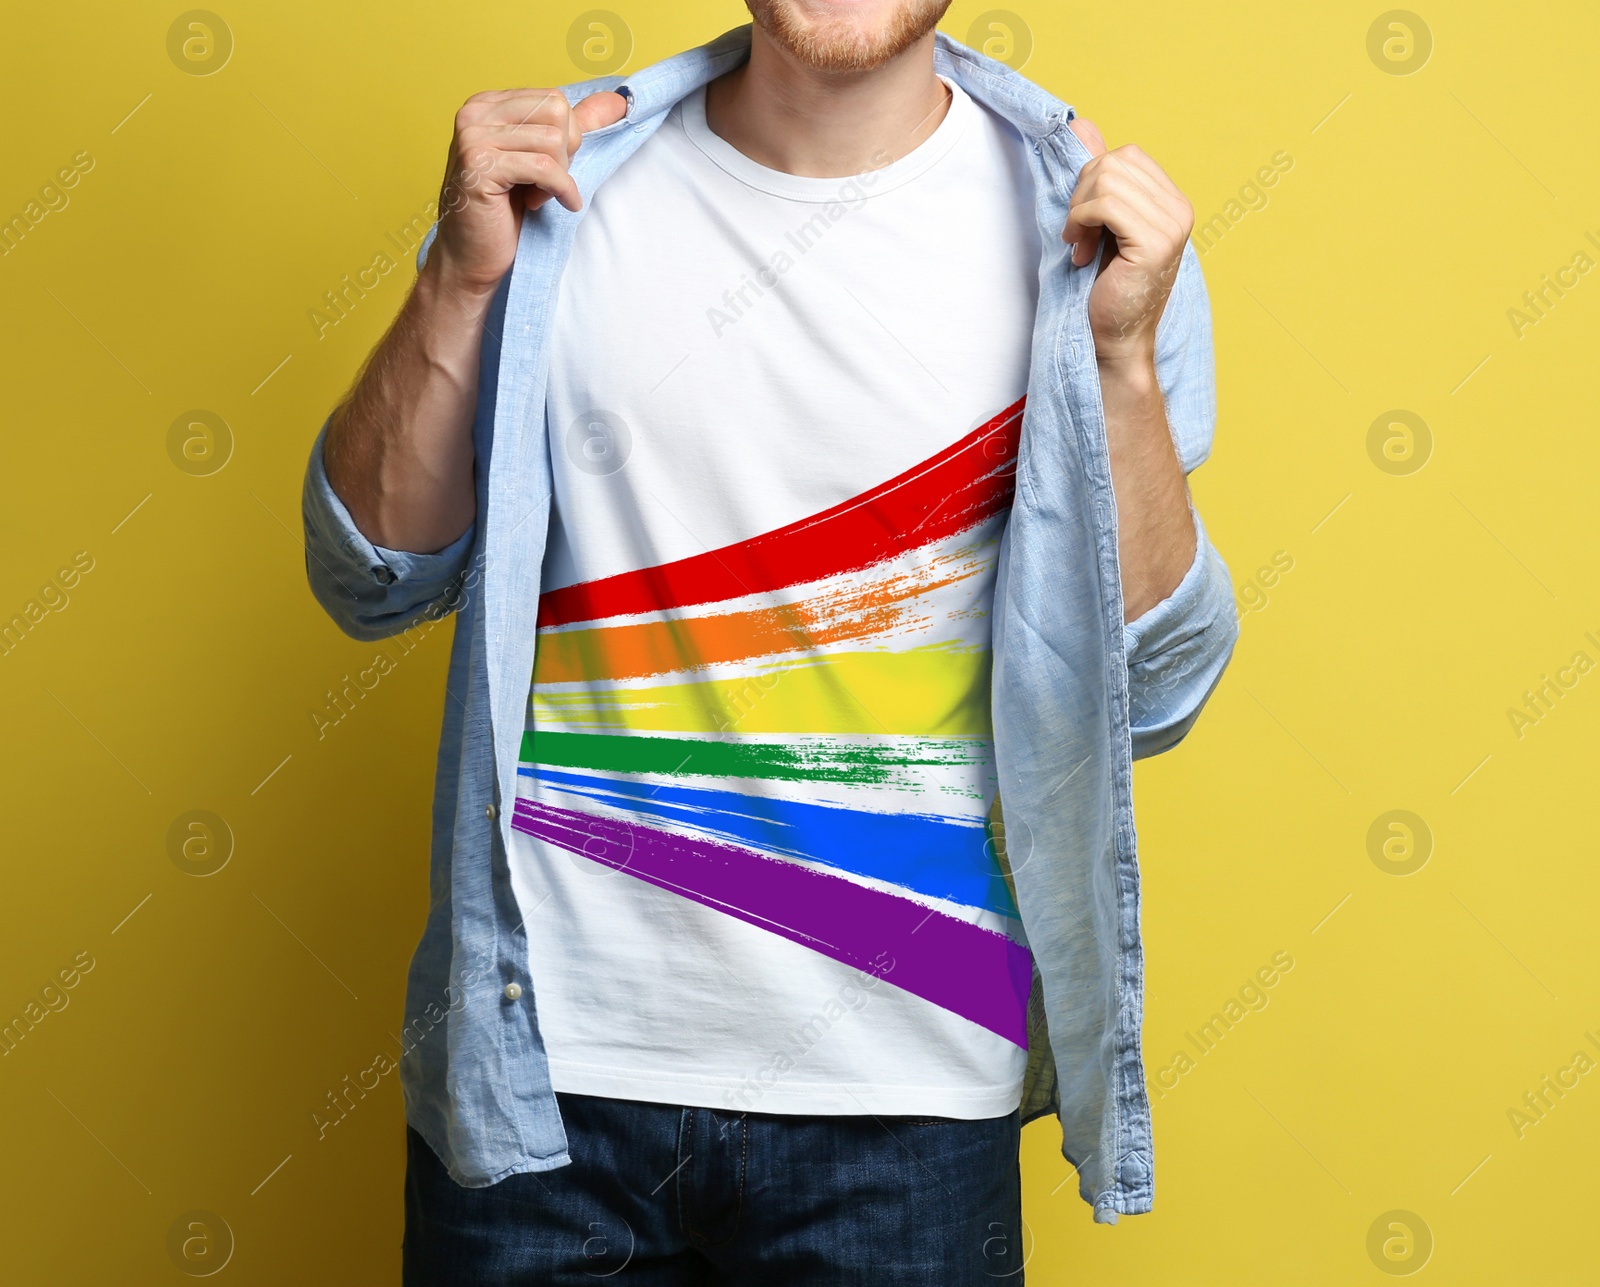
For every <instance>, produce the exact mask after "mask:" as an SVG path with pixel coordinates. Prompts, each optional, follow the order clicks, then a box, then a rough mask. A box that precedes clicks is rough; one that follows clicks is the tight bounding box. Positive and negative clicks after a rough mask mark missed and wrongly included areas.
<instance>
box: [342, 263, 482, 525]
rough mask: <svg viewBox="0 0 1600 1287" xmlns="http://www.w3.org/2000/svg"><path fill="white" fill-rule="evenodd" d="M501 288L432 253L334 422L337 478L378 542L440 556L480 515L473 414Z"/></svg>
mask: <svg viewBox="0 0 1600 1287" xmlns="http://www.w3.org/2000/svg"><path fill="white" fill-rule="evenodd" d="M492 297H493V290H492V289H488V288H485V287H483V286H476V287H469V286H464V285H463V284H462V283H460V282H458V281H452V280H450V278H449V277H448V275H447V270H446V269H445V268H444V267H443V266H442V262H441V257H440V256H431V257H430V258H429V259H428V260H427V262H426V263H425V264H424V266H423V269H422V271H421V272H420V273H419V274H418V276H417V280H416V282H415V284H414V285H413V287H412V290H411V293H410V295H409V296H408V297H407V299H406V302H405V304H404V305H403V306H402V307H401V309H400V313H399V315H398V316H397V317H396V318H395V320H394V324H393V325H392V326H390V328H389V331H388V333H387V334H386V335H385V336H384V337H383V339H382V340H381V341H380V342H379V343H378V345H377V347H376V348H374V349H373V351H372V354H371V356H370V357H369V358H368V359H367V363H366V366H365V367H364V369H363V370H362V373H361V375H360V378H359V379H358V380H357V381H356V383H355V386H354V388H353V389H352V390H351V392H350V395H349V397H347V398H346V400H345V401H344V402H343V403H342V404H341V405H340V406H339V407H338V408H337V409H336V410H335V412H334V413H333V416H332V419H331V421H330V423H329V426H328V435H327V440H326V443H325V444H324V449H323V463H324V466H325V467H326V469H327V473H328V481H329V483H330V484H331V485H332V487H333V489H334V491H335V492H337V493H338V495H339V499H340V500H342V501H343V502H344V504H345V507H346V508H347V509H348V510H349V511H350V517H351V518H352V519H353V520H354V521H355V524H356V526H357V527H358V528H359V529H360V530H361V534H362V535H363V536H365V537H366V538H367V539H368V540H369V541H371V542H372V543H373V544H374V545H380V546H383V547H385V548H388V549H393V550H405V551H411V552H415V553H432V552H433V551H436V550H441V549H443V548H444V547H445V546H447V545H449V544H450V543H451V542H452V541H454V540H456V539H457V538H458V537H460V536H461V534H462V533H463V532H465V531H466V530H467V528H468V527H469V526H470V525H471V523H472V520H473V517H474V514H475V512H476V494H475V490H474V483H473V450H472V418H473V410H474V407H475V405H476V403H477V388H478V361H479V349H480V347H481V343H482V338H483V323H484V319H485V317H486V316H487V315H488V312H489V305H490V301H491V299H492Z"/></svg>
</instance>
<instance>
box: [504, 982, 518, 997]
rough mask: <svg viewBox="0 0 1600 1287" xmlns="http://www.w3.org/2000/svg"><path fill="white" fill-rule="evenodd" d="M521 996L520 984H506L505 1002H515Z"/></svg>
mask: <svg viewBox="0 0 1600 1287" xmlns="http://www.w3.org/2000/svg"><path fill="white" fill-rule="evenodd" d="M521 995H522V984H520V983H508V984H506V1000H507V1001H515V1000H516V999H517V998H518V997H520V996H521Z"/></svg>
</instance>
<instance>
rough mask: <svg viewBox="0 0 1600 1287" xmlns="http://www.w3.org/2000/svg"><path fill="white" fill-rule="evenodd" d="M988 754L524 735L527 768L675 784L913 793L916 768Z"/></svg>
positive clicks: (933, 748)
mask: <svg viewBox="0 0 1600 1287" xmlns="http://www.w3.org/2000/svg"><path fill="white" fill-rule="evenodd" d="M987 749H988V739H987V738H897V739H895V741H894V742H891V743H884V744H878V745H874V744H873V743H870V742H862V741H860V740H858V739H846V738H837V737H815V738H808V739H807V740H806V741H805V742H763V741H756V740H754V739H747V738H741V739H740V740H738V741H728V742H724V741H710V740H708V741H701V740H699V739H697V738H688V737H639V736H636V735H634V736H630V735H628V734H606V733H555V732H548V731H545V732H536V731H529V732H526V733H524V734H523V736H522V763H524V764H546V765H551V766H560V767H563V768H575V769H599V770H601V771H604V772H609V773H658V774H664V775H666V776H668V777H688V776H694V777H728V778H777V779H783V780H787V781H791V782H804V781H810V782H850V783H855V784H857V785H861V786H901V785H905V786H910V785H914V784H915V783H916V781H917V778H916V775H915V773H914V770H916V769H922V768H937V767H950V766H956V765H963V764H973V763H977V762H978V761H979V760H980V758H981V757H982V756H983V752H984V751H986V750H987Z"/></svg>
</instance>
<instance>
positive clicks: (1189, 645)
mask: <svg viewBox="0 0 1600 1287" xmlns="http://www.w3.org/2000/svg"><path fill="white" fill-rule="evenodd" d="M1191 512H1192V513H1193V514H1194V529H1195V551H1194V562H1193V563H1191V564H1190V565H1189V570H1188V571H1187V572H1186V573H1184V576H1183V580H1181V581H1180V582H1178V585H1177V588H1176V589H1175V590H1173V592H1172V593H1171V594H1170V595H1168V596H1167V597H1166V598H1165V599H1163V600H1162V601H1161V602H1160V603H1158V604H1156V605H1155V607H1153V608H1151V609H1150V610H1149V611H1148V612H1145V613H1143V614H1142V615H1140V616H1138V617H1135V618H1134V619H1133V620H1132V621H1130V622H1128V623H1127V624H1126V625H1125V626H1123V628H1122V639H1123V645H1124V648H1125V649H1126V653H1127V658H1128V725H1129V729H1130V731H1131V732H1132V735H1133V758H1134V759H1136V760H1137V759H1142V758H1144V757H1145V756H1149V755H1159V754H1161V752H1162V751H1167V750H1170V749H1172V747H1174V746H1176V745H1177V744H1178V743H1179V742H1181V741H1182V740H1183V738H1184V735H1185V734H1187V733H1188V731H1189V729H1190V728H1191V727H1193V725H1194V722H1195V720H1196V719H1197V718H1198V717H1199V714H1200V709H1201V707H1203V706H1204V705H1205V704H1206V699H1207V698H1208V697H1210V696H1211V692H1212V690H1213V689H1214V688H1216V686H1217V681H1218V680H1219V679H1221V678H1222V672H1223V671H1224V670H1226V669H1227V666H1228V660H1229V658H1231V657H1232V655H1233V645H1234V642H1235V641H1236V640H1237V639H1238V637H1239V614H1238V609H1237V608H1235V606H1234V602H1233V586H1232V584H1231V583H1230V581H1229V579H1228V568H1227V565H1226V564H1225V563H1223V561H1222V556H1221V555H1220V554H1218V553H1217V550H1216V547H1215V546H1213V545H1212V544H1211V541H1210V540H1209V538H1208V537H1207V536H1206V529H1205V524H1204V522H1202V521H1201V518H1200V514H1199V512H1198V511H1197V510H1193V509H1192V508H1191Z"/></svg>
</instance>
